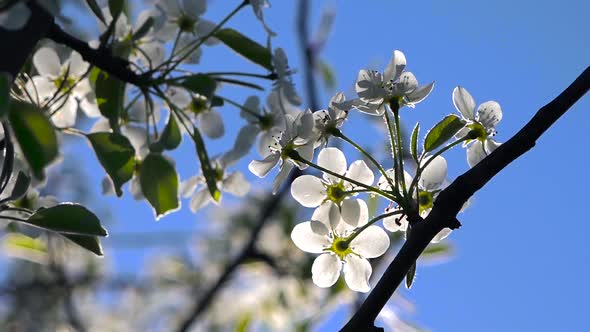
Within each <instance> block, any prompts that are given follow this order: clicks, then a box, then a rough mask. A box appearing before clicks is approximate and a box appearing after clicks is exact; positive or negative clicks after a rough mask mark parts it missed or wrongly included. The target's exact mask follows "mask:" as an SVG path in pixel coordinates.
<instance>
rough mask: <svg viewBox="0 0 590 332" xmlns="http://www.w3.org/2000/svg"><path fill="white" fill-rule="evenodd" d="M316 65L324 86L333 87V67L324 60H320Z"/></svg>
mask: <svg viewBox="0 0 590 332" xmlns="http://www.w3.org/2000/svg"><path fill="white" fill-rule="evenodd" d="M318 65H319V70H320V73H321V74H322V78H323V80H324V84H325V85H326V88H328V89H330V90H332V89H334V88H335V87H336V73H334V69H333V68H332V67H331V66H330V64H328V63H327V62H325V61H321V60H320V61H319V62H318Z"/></svg>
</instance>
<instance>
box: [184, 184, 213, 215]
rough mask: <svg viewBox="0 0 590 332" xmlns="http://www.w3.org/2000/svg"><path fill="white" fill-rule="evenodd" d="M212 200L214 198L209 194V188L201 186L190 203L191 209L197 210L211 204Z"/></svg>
mask: <svg viewBox="0 0 590 332" xmlns="http://www.w3.org/2000/svg"><path fill="white" fill-rule="evenodd" d="M211 200H212V198H211V194H209V190H208V189H207V188H201V190H198V191H197V192H196V193H195V194H194V195H193V197H192V198H191V201H190V204H189V205H190V208H191V211H193V212H197V211H198V210H199V209H201V208H202V207H204V206H206V205H207V204H209V203H210V202H211Z"/></svg>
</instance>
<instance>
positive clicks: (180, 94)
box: [166, 87, 192, 108]
mask: <svg viewBox="0 0 590 332" xmlns="http://www.w3.org/2000/svg"><path fill="white" fill-rule="evenodd" d="M166 94H167V95H168V98H170V101H171V102H173V103H174V104H175V105H176V106H178V107H180V108H186V107H188V106H189V104H190V103H191V101H192V98H191V95H190V93H188V91H186V90H185V89H181V88H175V87H171V88H169V89H168V90H167V91H166Z"/></svg>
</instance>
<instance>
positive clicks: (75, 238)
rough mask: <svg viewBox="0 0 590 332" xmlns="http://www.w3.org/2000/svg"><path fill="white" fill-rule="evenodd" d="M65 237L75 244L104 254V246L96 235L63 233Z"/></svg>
mask: <svg viewBox="0 0 590 332" xmlns="http://www.w3.org/2000/svg"><path fill="white" fill-rule="evenodd" d="M61 235H63V236H64V237H65V238H67V239H68V240H70V241H72V242H74V243H75V244H77V245H79V246H80V247H82V248H84V249H86V250H89V251H91V252H93V253H95V254H96V255H98V256H102V255H103V253H102V247H101V245H100V240H99V239H98V237H96V236H84V235H77V234H63V233H61Z"/></svg>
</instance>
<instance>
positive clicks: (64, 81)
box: [53, 74, 76, 93]
mask: <svg viewBox="0 0 590 332" xmlns="http://www.w3.org/2000/svg"><path fill="white" fill-rule="evenodd" d="M53 84H54V85H55V87H56V88H57V89H58V90H59V92H62V93H66V92H68V91H71V90H72V88H74V85H75V84H76V79H75V78H74V77H72V76H66V75H65V74H63V75H61V76H60V77H58V78H56V79H55V80H54V81H53Z"/></svg>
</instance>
